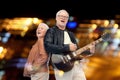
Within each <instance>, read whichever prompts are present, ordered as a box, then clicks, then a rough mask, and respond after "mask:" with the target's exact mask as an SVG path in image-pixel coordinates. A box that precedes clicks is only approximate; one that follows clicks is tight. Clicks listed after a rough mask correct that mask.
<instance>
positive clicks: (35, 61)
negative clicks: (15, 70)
mask: <svg viewBox="0 0 120 80" xmlns="http://www.w3.org/2000/svg"><path fill="white" fill-rule="evenodd" d="M38 72H48V55H47V53H46V51H45V49H44V44H43V41H39V40H37V41H36V43H35V44H34V45H33V46H32V48H31V50H30V52H29V55H28V58H27V62H26V64H25V67H24V72H23V76H26V77H30V76H31V74H35V73H38Z"/></svg>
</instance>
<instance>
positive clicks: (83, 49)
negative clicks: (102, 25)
mask: <svg viewBox="0 0 120 80" xmlns="http://www.w3.org/2000/svg"><path fill="white" fill-rule="evenodd" d="M102 40H103V39H102V38H99V39H98V40H96V41H94V42H92V43H90V44H88V45H86V46H84V47H82V48H80V49H78V50H77V51H75V53H76V55H79V54H81V53H82V52H84V51H85V50H87V49H89V46H90V45H92V44H97V43H99V42H101V41H102Z"/></svg>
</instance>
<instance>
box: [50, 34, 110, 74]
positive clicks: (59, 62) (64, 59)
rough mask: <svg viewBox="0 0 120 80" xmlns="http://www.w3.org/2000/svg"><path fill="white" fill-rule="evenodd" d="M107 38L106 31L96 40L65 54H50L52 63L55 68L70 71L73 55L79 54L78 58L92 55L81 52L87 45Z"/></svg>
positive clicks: (87, 47)
mask: <svg viewBox="0 0 120 80" xmlns="http://www.w3.org/2000/svg"><path fill="white" fill-rule="evenodd" d="M109 39H110V34H109V33H106V34H104V35H103V36H102V37H101V38H99V39H98V40H96V41H94V42H92V43H90V44H88V45H86V46H84V47H82V48H80V49H78V50H76V51H74V52H71V53H68V54H67V55H60V54H52V57H51V60H52V64H53V66H54V67H55V68H57V69H59V70H62V71H64V72H67V71H70V70H71V69H72V68H73V66H74V61H75V60H74V59H75V57H77V56H79V58H81V59H82V58H84V57H89V56H92V55H93V54H87V53H85V54H84V53H82V52H84V51H85V50H87V49H89V47H90V46H91V45H93V44H97V43H99V42H101V41H106V40H107V41H108V40H109Z"/></svg>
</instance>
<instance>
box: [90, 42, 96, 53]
mask: <svg viewBox="0 0 120 80" xmlns="http://www.w3.org/2000/svg"><path fill="white" fill-rule="evenodd" d="M89 49H90V52H91V53H92V54H93V53H95V43H92V44H90V45H89Z"/></svg>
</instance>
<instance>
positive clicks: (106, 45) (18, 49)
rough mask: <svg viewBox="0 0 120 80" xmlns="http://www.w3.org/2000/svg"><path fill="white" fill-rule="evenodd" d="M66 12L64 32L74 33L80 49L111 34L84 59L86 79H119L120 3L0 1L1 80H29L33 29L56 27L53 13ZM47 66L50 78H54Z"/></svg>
mask: <svg viewBox="0 0 120 80" xmlns="http://www.w3.org/2000/svg"><path fill="white" fill-rule="evenodd" d="M60 9H66V10H67V11H68V12H69V15H70V18H69V22H68V24H67V26H66V27H67V29H69V30H71V31H73V32H74V34H75V36H76V39H77V41H78V45H79V47H84V46H85V45H87V44H89V43H91V42H93V41H95V40H97V39H99V38H100V37H101V35H102V34H103V33H105V32H107V33H110V35H111V39H110V40H109V41H101V42H100V43H98V44H96V51H95V54H94V55H93V56H91V57H88V58H85V59H83V68H84V71H85V75H86V78H87V80H101V79H102V80H120V67H119V65H120V0H1V1H0V80H30V78H28V77H24V76H23V69H24V64H25V62H26V60H27V57H28V55H29V51H30V49H31V47H32V45H33V44H34V43H35V41H36V39H37V38H36V35H35V32H36V28H37V26H38V24H39V23H41V22H45V23H46V24H48V26H49V27H53V26H54V25H55V16H56V12H57V11H58V10H60ZM49 66H50V79H49V80H55V79H54V72H53V68H52V67H51V65H49Z"/></svg>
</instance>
